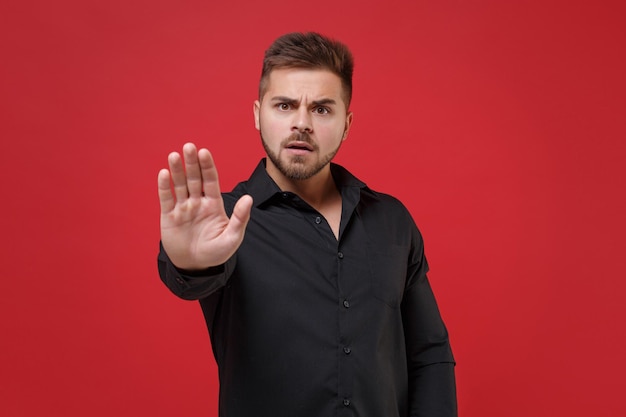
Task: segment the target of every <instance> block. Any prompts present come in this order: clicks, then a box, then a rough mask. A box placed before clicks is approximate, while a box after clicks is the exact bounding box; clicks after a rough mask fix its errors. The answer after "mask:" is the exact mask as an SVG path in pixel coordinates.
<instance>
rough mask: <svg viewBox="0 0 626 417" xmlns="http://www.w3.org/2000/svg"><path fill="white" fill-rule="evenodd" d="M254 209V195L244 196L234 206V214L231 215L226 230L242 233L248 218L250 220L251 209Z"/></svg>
mask: <svg viewBox="0 0 626 417" xmlns="http://www.w3.org/2000/svg"><path fill="white" fill-rule="evenodd" d="M251 210H252V197H251V196H249V195H244V196H242V197H241V198H240V199H239V200H238V201H237V203H236V204H235V208H233V214H232V215H231V216H230V221H229V222H228V226H227V227H226V229H227V230H225V232H227V233H229V234H230V233H232V234H234V235H241V238H243V233H244V231H245V228H246V225H247V224H248V220H250V211H251Z"/></svg>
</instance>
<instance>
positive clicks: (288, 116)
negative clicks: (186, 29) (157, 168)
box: [158, 33, 456, 417]
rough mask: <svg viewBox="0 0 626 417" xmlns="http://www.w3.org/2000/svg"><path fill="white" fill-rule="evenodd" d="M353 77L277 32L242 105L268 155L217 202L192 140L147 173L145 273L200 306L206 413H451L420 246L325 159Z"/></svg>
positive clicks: (341, 53)
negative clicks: (209, 376) (150, 221)
mask: <svg viewBox="0 0 626 417" xmlns="http://www.w3.org/2000/svg"><path fill="white" fill-rule="evenodd" d="M352 68H353V63H352V56H351V54H350V52H349V50H348V49H347V48H346V47H345V46H344V45H342V44H340V43H338V42H335V41H332V40H330V39H328V38H326V37H323V36H321V35H319V34H315V33H306V34H301V33H293V34H288V35H284V36H282V37H280V38H278V39H277V40H276V41H275V42H274V43H273V44H272V45H271V47H270V48H269V49H268V50H267V51H266V53H265V59H264V62H263V71H262V75H261V82H260V87H259V99H258V101H256V102H255V103H254V118H255V124H256V128H257V129H258V130H259V131H260V133H261V140H262V142H263V146H264V148H265V151H266V153H267V158H266V159H263V160H262V161H261V162H260V163H259V165H258V166H257V168H256V170H255V171H254V172H253V173H252V176H251V177H250V179H249V180H248V181H246V182H242V183H240V184H239V185H238V186H237V187H236V188H235V189H234V190H233V191H232V192H230V193H225V194H221V193H220V189H219V184H218V179H217V171H216V169H215V165H214V164H213V160H212V157H211V154H210V153H209V151H208V150H206V149H200V150H199V151H198V150H197V149H196V147H195V146H194V145H193V144H190V143H188V144H186V145H185V146H184V147H183V156H184V159H183V158H182V157H181V156H180V155H179V154H177V153H172V154H170V155H169V170H167V169H163V170H161V172H160V173H159V179H158V187H159V198H160V203H161V241H162V248H161V252H160V254H159V273H160V275H161V278H162V280H163V281H164V282H165V284H166V285H167V286H168V287H169V288H170V289H171V290H172V291H173V292H174V293H175V294H176V295H178V296H179V297H182V298H184V299H197V300H199V301H200V304H201V306H202V310H203V312H204V316H205V319H206V323H207V326H208V328H209V332H210V336H211V342H212V347H213V352H214V355H215V359H216V361H217V364H218V367H219V378H220V412H219V413H220V416H224V417H259V416H261V417H270V416H271V417H283V416H284V417H322V416H360V417H364V416H368V417H394V416H402V417H407V416H428V417H435V416H446V417H450V416H455V415H456V394H455V382H454V359H453V356H452V353H451V350H450V345H449V342H448V334H447V331H446V328H445V326H444V324H443V322H442V320H441V317H440V314H439V311H438V309H437V305H436V302H435V299H434V296H433V294H432V291H431V289H430V286H429V283H428V279H427V277H426V272H427V270H428V265H427V263H426V258H425V257H424V248H423V242H422V237H421V235H420V233H419V231H418V230H417V228H416V226H415V224H414V222H413V220H412V219H411V216H410V214H409V213H408V211H407V210H406V208H405V207H404V206H403V205H402V204H401V203H400V202H399V201H397V200H396V199H394V198H393V197H390V196H388V195H385V194H381V193H377V192H375V191H372V190H370V189H369V188H368V187H367V186H366V185H365V184H364V183H363V182H361V181H359V180H358V179H356V178H355V177H354V176H352V175H351V174H350V173H349V172H348V171H346V170H345V169H344V168H342V167H340V166H338V165H335V164H332V163H331V160H332V159H333V157H334V156H335V154H336V153H337V151H338V150H339V147H340V146H341V143H342V142H343V141H344V140H345V139H346V137H347V135H348V132H349V130H350V125H351V124H352V113H351V112H350V111H349V105H350V99H351V94H352ZM171 183H173V192H172V187H171Z"/></svg>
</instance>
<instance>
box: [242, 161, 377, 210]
mask: <svg viewBox="0 0 626 417" xmlns="http://www.w3.org/2000/svg"><path fill="white" fill-rule="evenodd" d="M265 163H266V159H265V158H263V159H261V161H260V162H259V164H258V165H257V166H256V168H255V169H254V171H253V172H252V175H250V178H249V179H248V181H247V184H246V185H247V187H246V188H247V192H248V194H250V195H251V196H252V198H253V200H254V205H255V207H259V206H262V205H263V204H265V203H267V202H269V200H271V199H272V198H274V197H275V196H276V195H282V194H283V191H282V190H281V189H280V188H279V187H278V185H277V184H276V183H275V182H274V180H273V179H272V178H271V177H270V176H269V174H268V173H267V171H266V169H265ZM330 172H331V174H332V176H333V179H334V180H335V184H337V188H338V189H339V191H340V192H341V195H342V196H345V194H346V193H349V192H354V191H360V189H364V190H366V191H369V192H371V190H369V188H368V187H367V185H365V183H364V182H362V181H361V180H359V179H358V178H356V177H355V176H354V175H352V174H351V173H350V172H349V171H348V170H347V169H345V168H344V167H342V166H341V165H338V164H334V163H331V164H330ZM354 189H356V190H354Z"/></svg>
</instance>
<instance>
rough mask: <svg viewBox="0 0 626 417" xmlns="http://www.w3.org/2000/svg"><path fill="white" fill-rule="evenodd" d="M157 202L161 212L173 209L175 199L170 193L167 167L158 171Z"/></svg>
mask: <svg viewBox="0 0 626 417" xmlns="http://www.w3.org/2000/svg"><path fill="white" fill-rule="evenodd" d="M157 181H158V189H159V203H160V204H161V213H169V212H170V211H172V210H173V209H174V206H175V205H176V201H175V200H174V196H173V195H172V188H171V186H170V172H169V171H168V170H167V169H162V170H160V171H159V177H158V180H157Z"/></svg>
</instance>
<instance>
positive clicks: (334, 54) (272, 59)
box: [259, 32, 354, 107]
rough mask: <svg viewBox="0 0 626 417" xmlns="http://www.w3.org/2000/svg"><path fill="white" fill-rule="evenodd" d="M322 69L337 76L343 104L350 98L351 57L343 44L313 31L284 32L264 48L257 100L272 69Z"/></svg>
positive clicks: (352, 64)
mask: <svg viewBox="0 0 626 417" xmlns="http://www.w3.org/2000/svg"><path fill="white" fill-rule="evenodd" d="M283 68H307V69H325V70H328V71H330V72H332V73H333V74H335V75H337V76H338V77H339V78H340V79H341V84H342V86H343V93H344V97H343V98H344V101H345V103H346V107H348V106H349V105H350V101H351V100H352V71H353V69H354V59H353V58H352V53H351V52H350V50H349V49H348V47H347V46H346V45H344V44H343V43H341V42H338V41H335V40H333V39H330V38H328V37H326V36H323V35H320V34H319V33H315V32H307V33H300V32H294V33H288V34H286V35H283V36H281V37H279V38H278V39H276V40H275V41H274V43H272V44H271V45H270V47H269V48H268V49H267V51H265V57H264V58H263V69H262V71H261V81H260V82H259V100H261V99H262V98H263V95H264V94H265V92H266V90H267V84H268V80H269V76H270V73H271V72H272V71H273V70H275V69H283Z"/></svg>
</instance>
